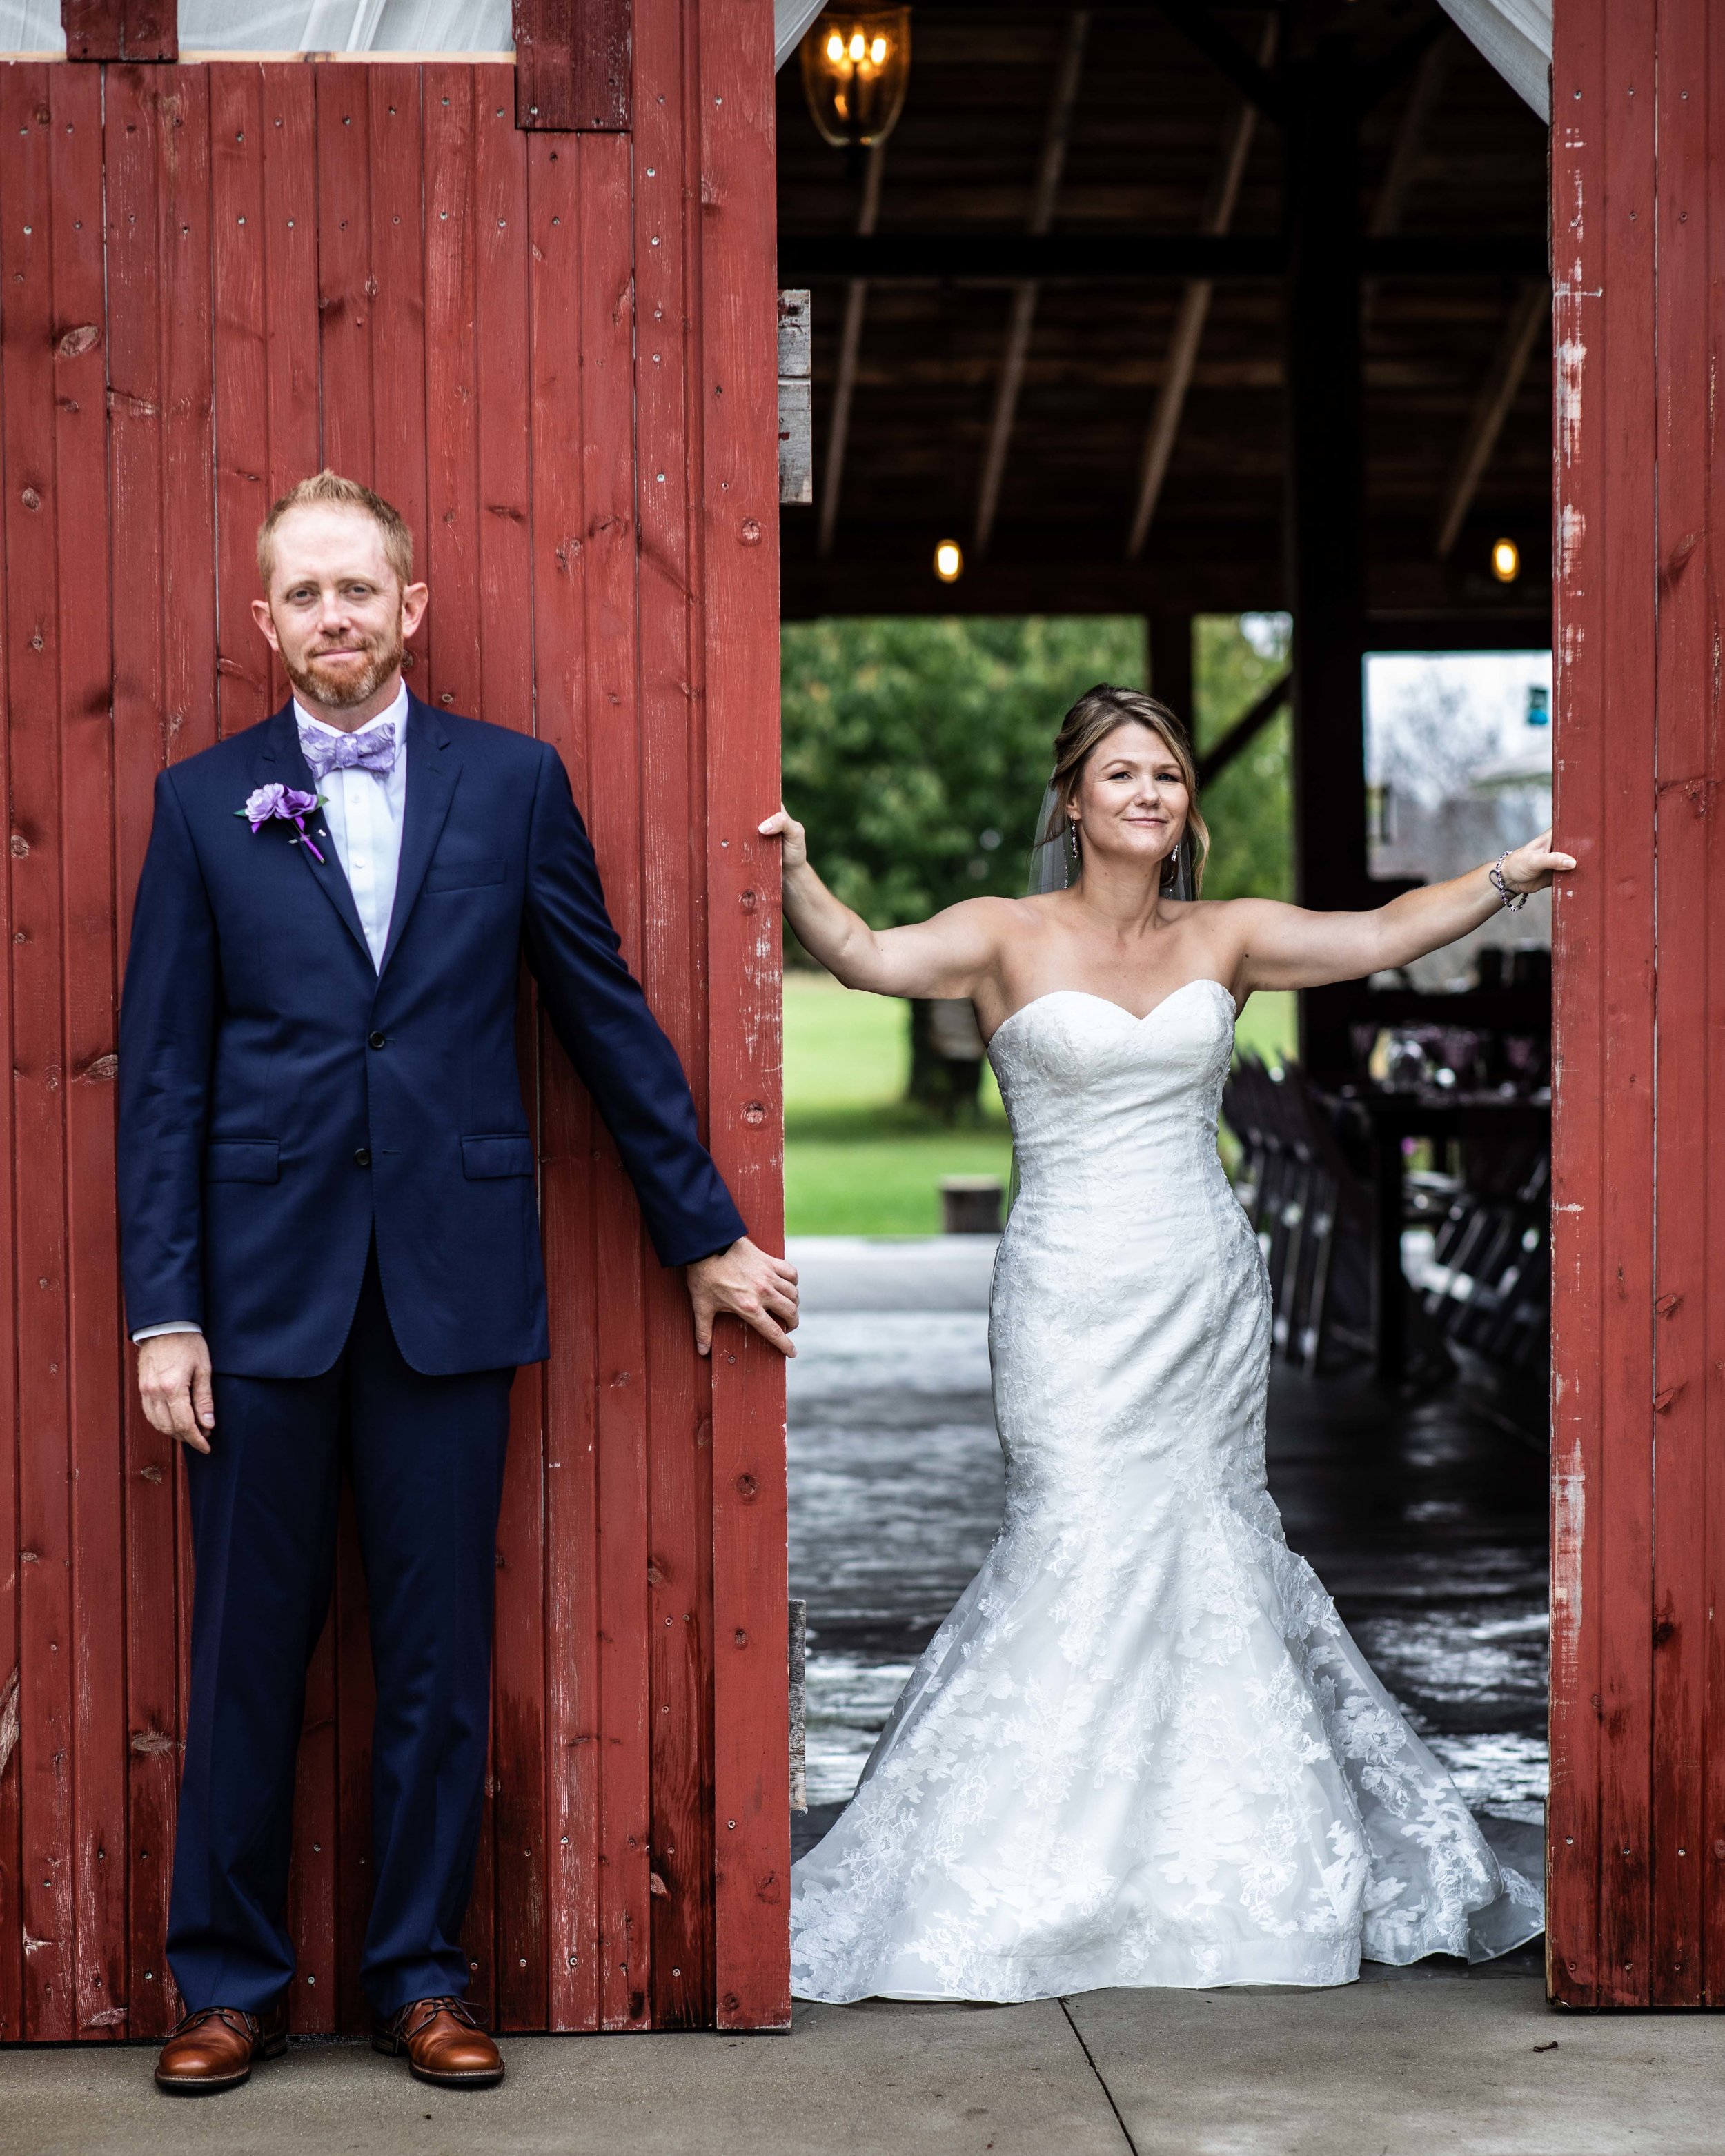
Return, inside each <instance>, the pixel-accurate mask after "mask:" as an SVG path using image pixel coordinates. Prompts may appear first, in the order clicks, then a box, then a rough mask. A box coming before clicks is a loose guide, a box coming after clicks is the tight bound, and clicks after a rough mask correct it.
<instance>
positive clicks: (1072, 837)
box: [1066, 817, 1078, 868]
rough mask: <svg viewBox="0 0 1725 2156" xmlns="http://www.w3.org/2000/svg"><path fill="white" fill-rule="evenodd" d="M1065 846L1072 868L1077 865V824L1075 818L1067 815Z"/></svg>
mask: <svg viewBox="0 0 1725 2156" xmlns="http://www.w3.org/2000/svg"><path fill="white" fill-rule="evenodd" d="M1066 846H1067V850H1068V852H1069V854H1070V857H1071V861H1072V865H1073V867H1074V868H1076V867H1077V865H1078V824H1077V822H1076V819H1073V818H1071V817H1069V818H1068V819H1066Z"/></svg>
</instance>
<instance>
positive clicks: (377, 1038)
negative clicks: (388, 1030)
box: [366, 1033, 388, 1048]
mask: <svg viewBox="0 0 1725 2156" xmlns="http://www.w3.org/2000/svg"><path fill="white" fill-rule="evenodd" d="M386 1039H388V1035H387V1034H381V1033H368V1034H367V1035H366V1045H367V1048H382V1046H383V1045H384V1042H385V1040H386Z"/></svg>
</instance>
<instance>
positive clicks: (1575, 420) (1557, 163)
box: [1547, 13, 1605, 2006]
mask: <svg viewBox="0 0 1725 2156" xmlns="http://www.w3.org/2000/svg"><path fill="white" fill-rule="evenodd" d="M1582 29H1583V26H1582V25H1581V23H1580V19H1579V17H1578V16H1577V15H1575V14H1574V13H1571V14H1569V15H1568V16H1565V17H1563V18H1559V26H1558V40H1557V50H1556V52H1555V54H1554V57H1553V114H1554V118H1553V134H1552V156H1553V185H1552V259H1553V341H1554V359H1553V366H1554V370H1555V372H1554V382H1553V393H1554V395H1553V411H1554V415H1555V417H1554V425H1555V429H1556V432H1555V436H1554V440H1553V454H1554V459H1555V470H1556V475H1557V497H1556V507H1555V520H1554V521H1555V531H1554V539H1555V542H1556V544H1555V552H1554V555H1553V559H1554V560H1555V561H1556V562H1557V564H1558V575H1557V577H1556V579H1555V581H1554V587H1553V609H1554V624H1553V634H1554V636H1555V638H1556V647H1557V648H1556V660H1557V668H1556V673H1557V680H1556V689H1557V696H1556V703H1557V713H1556V721H1557V731H1556V738H1555V742H1554V748H1555V751H1556V770H1555V790H1554V803H1553V805H1554V814H1555V818H1556V828H1557V829H1558V831H1559V832H1561V833H1562V834H1563V839H1562V843H1563V845H1564V846H1566V847H1567V848H1568V849H1569V850H1571V851H1572V852H1574V855H1576V857H1577V860H1578V861H1579V863H1580V869H1579V873H1578V874H1577V875H1575V876H1574V878H1573V879H1571V880H1568V881H1566V882H1564V883H1562V884H1560V885H1558V888H1557V889H1556V891H1554V893H1553V957H1554V982H1555V986H1554V999H1553V1069H1554V1071H1555V1074H1556V1075H1555V1077H1554V1080H1553V1133H1552V1140H1553V1142H1552V1187H1553V1210H1552V1260H1553V1264H1552V1272H1553V1306H1552V1326H1553V1343H1552V1345H1553V1397H1552V1469H1553V1479H1552V1493H1553V1509H1552V1713H1551V1748H1552V1752H1551V1797H1550V1804H1549V1809H1548V1828H1547V1832H1548V1847H1549V1850H1550V1852H1551V1855H1550V1861H1549V1866H1548V1908H1547V1917H1548V1929H1547V1982H1548V1988H1549V1989H1550V1990H1551V1992H1552V1994H1553V1996H1554V1997H1557V1998H1559V1999H1564V2000H1565V2001H1567V2002H1568V2003H1569V2004H1571V2005H1578V2006H1582V2005H1592V2004H1593V2002H1594V1999H1595V1998H1596V1997H1597V1995H1598V1983H1599V1969H1598V1932H1599V1762H1598V1746H1599V1715H1598V1706H1597V1701H1598V1691H1599V1536H1598V1533H1597V1532H1594V1533H1592V1534H1589V1532H1588V1521H1589V1504H1590V1501H1591V1499H1592V1497H1593V1494H1594V1491H1595V1490H1596V1488H1597V1477H1598V1474H1599V1444H1598V1434H1599V1414H1600V1399H1601V1382H1602V1369H1601V1360H1600V1301H1601V1295H1602V1289H1603V1283H1602V1280H1601V1275H1600V1268H1599V1260H1598V1247H1599V1233H1600V1221H1601V1190H1602V1186H1601V1181H1600V1168H1601V1163H1602V1159H1603V1137H1602V1132H1603V1124H1604V1101H1603V1099H1602V1097H1601V1095H1600V1091H1599V1081H1598V1068H1599V1014H1600V996H1601V978H1600V964H1599V960H1600V944H1599V938H1600V934H1601V927H1602V889H1601V886H1602V883H1603V881H1604V866H1605V865H1604V857H1603V855H1602V853H1601V850H1600V835H1601V829H1602V826H1601V815H1602V809H1601V788H1602V786H1603V762H1604V744H1603V742H1602V740H1601V737H1600V731H1599V690H1598V682H1597V671H1598V661H1597V660H1596V659H1595V656H1594V654H1595V649H1596V647H1597V646H1598V645H1599V642H1600V639H1601V637H1602V634H1603V629H1602V623H1603V597H1604V595H1603V592H1602V589H1601V585H1600V577H1599V566H1598V553H1599V547H1600V545H1601V543H1602V542H1603V537H1604V501H1603V480H1604V466H1603V463H1602V460H1601V459H1600V458H1599V454H1598V453H1597V451H1596V449H1595V448H1594V438H1593V431H1592V425H1591V419H1592V413H1593V406H1592V403H1584V399H1587V398H1592V397H1593V396H1594V393H1595V392H1596V390H1597V392H1598V393H1599V394H1603V377H1604V364H1605V353H1604V308H1603V305H1602V299H1601V292H1600V277H1601V275H1602V269H1601V255H1602V244H1601V242H1602V228H1601V218H1600V217H1599V215H1598V214H1596V213H1598V212H1599V193H1600V187H1599V174H1598V173H1597V172H1595V170H1594V151H1595V150H1596V148H1597V146H1598V137H1597V135H1596V133H1595V129H1596V127H1597V126H1602V125H1603V124H1604V69H1603V52H1602V49H1601V47H1600V44H1599V39H1598V38H1597V37H1595V36H1592V35H1590V34H1585V35H1584V34H1582ZM1584 414H1585V415H1586V416H1587V417H1588V418H1589V425H1588V426H1587V427H1584V425H1583V423H1582V422H1583V418H1584ZM1590 1478H1591V1479H1590Z"/></svg>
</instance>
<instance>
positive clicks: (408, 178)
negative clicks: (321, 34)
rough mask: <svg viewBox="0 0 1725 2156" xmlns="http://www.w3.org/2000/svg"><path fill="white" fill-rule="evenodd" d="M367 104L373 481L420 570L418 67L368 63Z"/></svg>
mask: <svg viewBox="0 0 1725 2156" xmlns="http://www.w3.org/2000/svg"><path fill="white" fill-rule="evenodd" d="M364 74H365V76H366V81H367V89H368V90H369V93H370V104H371V131H372V157H371V173H370V178H371V191H372V280H373V283H374V285H375V286H376V290H375V291H374V292H373V294H372V307H373V310H374V311H375V312H376V315H377V321H378V322H379V324H380V325H381V334H380V336H379V338H378V341H377V347H376V350H377V357H378V361H379V363H378V364H377V366H376V367H374V368H373V370H372V414H373V429H374V440H375V459H376V467H377V479H376V482H375V483H376V485H377V490H378V491H379V493H381V494H382V495H383V496H384V498H385V499H386V500H389V501H393V503H394V504H395V506H396V507H397V508H398V510H399V511H401V513H402V515H403V516H404V517H406V519H407V521H408V530H409V531H412V533H413V559H414V562H415V563H416V564H417V565H418V568H417V573H418V574H421V575H423V574H424V565H425V562H426V560H427V558H428V547H429V539H428V536H427V532H426V521H425V230H424V219H423V216H422V211H421V204H420V190H421V187H422V186H423V184H424V169H425V167H424V131H423V129H422V126H421V120H420V103H421V92H422V82H421V75H420V70H419V69H418V68H416V67H391V66H383V65H381V64H377V65H368V66H367V68H366V69H364ZM436 636H437V624H436V622H435V620H434V619H433V618H432V616H431V614H430V613H428V614H427V616H426V619H424V621H423V622H422V623H421V624H420V627H419V629H418V633H417V634H416V635H415V636H414V639H413V649H411V650H410V651H409V653H408V658H407V665H406V673H407V678H408V683H409V685H411V686H413V687H414V688H416V689H418V690H420V691H421V692H422V693H423V692H424V688H425V685H426V682H427V679H428V670H429V665H430V654H431V652H432V650H433V649H434V644H435V641H436Z"/></svg>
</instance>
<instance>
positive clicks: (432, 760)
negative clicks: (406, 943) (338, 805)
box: [377, 690, 461, 974]
mask: <svg viewBox="0 0 1725 2156" xmlns="http://www.w3.org/2000/svg"><path fill="white" fill-rule="evenodd" d="M460 776H461V759H460V757H459V756H457V755H456V753H455V752H454V748H453V747H452V746H451V744H450V741H449V735H448V734H447V733H446V732H445V731H444V725H443V721H441V720H440V719H439V717H438V715H437V713H436V712H435V711H433V710H432V708H431V707H430V706H429V704H422V703H421V702H420V701H419V699H418V697H417V696H414V695H413V693H412V691H411V690H410V691H409V692H408V798H407V806H406V808H405V811H404V813H403V819H402V834H401V860H400V864H399V865H398V868H397V870H396V877H395V904H394V906H393V907H392V908H391V910H390V915H389V940H388V942H387V943H386V944H385V945H384V947H383V963H382V965H381V966H379V968H377V971H378V973H380V974H381V973H383V972H384V970H385V969H386V968H388V964H389V962H390V960H391V959H392V958H393V957H394V956H395V953H396V950H397V947H398V945H399V944H400V942H401V939H402V932H403V930H404V929H405V928H406V927H407V925H408V916H409V915H410V914H411V913H412V912H413V902H414V901H415V900H416V899H417V898H418V896H419V886H420V885H421V884H423V883H424V880H425V871H426V870H427V869H429V867H430V866H431V857H432V855H433V854H434V853H435V852H436V850H437V842H438V839H439V838H440V837H441V836H442V834H443V828H444V820H445V819H446V818H447V817H448V815H449V803H450V802H451V801H452V800H453V799H454V795H455V783H456V781H457V780H458V779H459V778H460Z"/></svg>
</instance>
